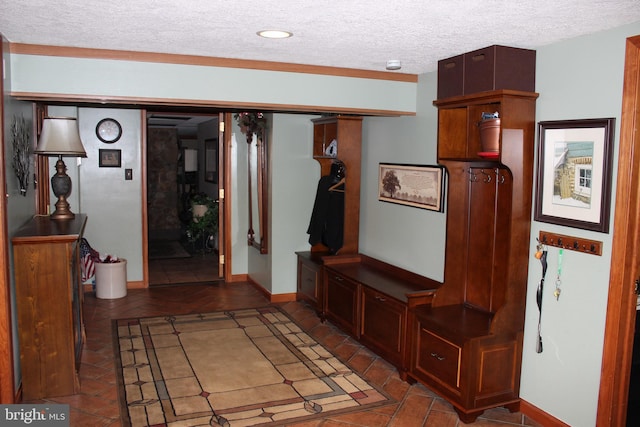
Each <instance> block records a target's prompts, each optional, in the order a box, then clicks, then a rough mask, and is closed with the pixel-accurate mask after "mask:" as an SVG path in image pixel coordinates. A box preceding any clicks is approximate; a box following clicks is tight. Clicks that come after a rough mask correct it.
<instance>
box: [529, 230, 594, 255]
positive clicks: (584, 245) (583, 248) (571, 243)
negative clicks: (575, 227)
mask: <svg viewBox="0 0 640 427" xmlns="http://www.w3.org/2000/svg"><path fill="white" fill-rule="evenodd" d="M538 241H539V242H540V243H542V244H545V245H547V246H555V247H557V248H563V249H568V250H571V251H578V252H584V253H586V254H591V255H600V256H601V255H602V242H600V241H597V240H589V239H583V238H581V237H572V236H565V235H564V234H557V233H549V232H548V231H540V234H539V236H538Z"/></svg>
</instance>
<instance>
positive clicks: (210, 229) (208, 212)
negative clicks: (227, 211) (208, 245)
mask: <svg viewBox="0 0 640 427" xmlns="http://www.w3.org/2000/svg"><path fill="white" fill-rule="evenodd" d="M191 213H192V219H191V221H190V222H189V224H188V225H187V238H188V239H189V241H191V242H195V241H197V240H198V239H200V238H208V237H209V236H215V235H216V234H217V233H218V201H217V200H213V198H212V197H210V196H208V195H206V194H205V193H198V194H195V195H193V196H192V197H191Z"/></svg>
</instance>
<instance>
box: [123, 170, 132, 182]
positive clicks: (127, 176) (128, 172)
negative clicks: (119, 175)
mask: <svg viewBox="0 0 640 427" xmlns="http://www.w3.org/2000/svg"><path fill="white" fill-rule="evenodd" d="M124 179H125V181H131V180H132V179H133V169H125V170H124Z"/></svg>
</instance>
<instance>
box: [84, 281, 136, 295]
mask: <svg viewBox="0 0 640 427" xmlns="http://www.w3.org/2000/svg"><path fill="white" fill-rule="evenodd" d="M146 288H147V287H146V286H145V285H144V281H142V280H137V281H135V282H129V281H127V289H146ZM82 292H84V293H85V294H86V293H90V292H94V289H93V284H92V283H83V284H82Z"/></svg>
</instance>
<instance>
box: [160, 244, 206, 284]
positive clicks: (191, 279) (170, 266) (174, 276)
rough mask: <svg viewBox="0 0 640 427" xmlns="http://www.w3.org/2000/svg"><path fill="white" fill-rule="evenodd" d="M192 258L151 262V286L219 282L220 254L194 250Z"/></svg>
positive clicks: (187, 246)
mask: <svg viewBox="0 0 640 427" xmlns="http://www.w3.org/2000/svg"><path fill="white" fill-rule="evenodd" d="M185 246H186V248H185V249H187V250H188V251H190V252H192V255H191V257H190V258H169V259H152V260H149V286H158V285H168V284H180V283H202V282H212V281H215V280H218V279H219V277H218V258H217V256H218V254H217V253H216V252H203V251H201V250H200V251H198V250H194V248H192V247H190V246H189V244H186V245H185Z"/></svg>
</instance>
